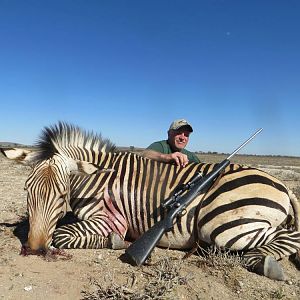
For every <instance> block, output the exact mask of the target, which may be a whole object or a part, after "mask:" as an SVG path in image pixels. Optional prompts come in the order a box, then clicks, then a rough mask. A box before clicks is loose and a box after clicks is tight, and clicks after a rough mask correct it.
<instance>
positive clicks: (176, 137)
mask: <svg viewBox="0 0 300 300" xmlns="http://www.w3.org/2000/svg"><path fill="white" fill-rule="evenodd" d="M189 136H190V131H189V130H187V129H185V128H179V129H178V130H169V133H168V142H169V144H170V146H171V148H172V150H173V151H174V150H175V151H181V150H182V149H183V148H184V147H185V146H186V145H187V143H188V142H189Z"/></svg>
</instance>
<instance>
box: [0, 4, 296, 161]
mask: <svg viewBox="0 0 300 300" xmlns="http://www.w3.org/2000/svg"><path fill="white" fill-rule="evenodd" d="M299 11H300V2H299V1H298V0H286V1H284V0H282V1H279V0H268V1H263V0H260V1H257V0H252V1H241V0H240V1H238V0H235V1H234V0H232V1H230V0H224V1H221V0H203V1H201V0H198V1H184V0H181V1H178V0H169V1H166V0H151V1H150V0H148V1H146V0H145V1H141V0H139V1H138V0H137V1H130V0H128V1H125V0H122V1H121V0H119V1H114V0H106V1H100V0H99V1H91V0H88V1H83V0H82V1H76V0H73V1H65V0H60V1H55V0H51V1H40V0H37V1H21V0H20V1H15V0H0V45H1V46H0V66H1V67H0V100H1V105H0V111H1V114H0V116H1V119H0V141H11V142H18V143H24V144H32V143H34V142H35V141H36V139H37V138H38V136H39V134H40V131H41V129H42V128H43V127H44V126H48V125H52V124H55V123H56V122H57V121H58V120H62V121H67V122H70V123H73V124H76V125H79V126H81V127H83V128H85V129H87V130H93V131H95V132H101V133H102V135H103V136H104V137H107V138H110V139H111V140H112V141H113V142H114V143H116V144H117V145H119V146H131V145H134V146H136V147H146V146H148V145H149V144H150V143H152V142H153V141H156V140H161V139H165V138H166V136H167V129H168V127H169V125H170V123H171V122H172V121H173V119H177V118H186V119H187V120H188V121H189V122H190V123H191V124H192V125H193V128H194V133H193V134H192V135H191V139H190V143H189V145H188V149H189V150H192V151H217V152H231V151H232V150H234V149H235V148H236V147H237V146H238V145H239V144H241V143H242V142H243V141H244V140H245V139H247V138H248V137H249V136H250V134H252V133H253V132H254V131H255V130H256V129H258V128H260V127H263V128H264V130H263V132H262V133H261V134H260V135H258V136H257V137H256V139H255V140H254V141H253V142H251V144H249V145H248V146H247V147H246V148H245V149H244V150H243V151H241V153H250V154H279V155H293V156H300V138H299V131H300V118H299V114H300V104H299V101H300V99H299V98H300V82H299V81H300V38H299V37H300V18H299Z"/></svg>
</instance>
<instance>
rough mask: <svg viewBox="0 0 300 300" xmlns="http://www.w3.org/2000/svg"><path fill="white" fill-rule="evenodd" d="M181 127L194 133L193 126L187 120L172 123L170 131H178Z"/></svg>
mask: <svg viewBox="0 0 300 300" xmlns="http://www.w3.org/2000/svg"><path fill="white" fill-rule="evenodd" d="M181 127H186V128H187V129H188V130H189V131H190V132H193V128H192V126H191V125H190V124H189V123H188V121H187V120H185V119H178V120H175V121H173V122H172V123H171V125H170V128H169V130H171V129H172V130H178V129H179V128H181Z"/></svg>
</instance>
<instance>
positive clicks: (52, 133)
mask: <svg viewBox="0 0 300 300" xmlns="http://www.w3.org/2000/svg"><path fill="white" fill-rule="evenodd" d="M35 146H36V147H37V148H38V150H37V154H36V156H35V160H36V161H42V160H46V159H48V158H51V157H52V156H53V155H54V154H55V153H60V154H66V155H70V153H71V152H72V150H71V151H70V149H74V148H75V149H76V148H80V149H87V150H89V151H92V152H95V153H100V152H102V153H107V152H117V147H116V146H115V144H114V143H112V142H111V141H110V140H109V139H103V138H102V136H101V134H95V133H93V132H88V131H86V130H83V129H81V128H80V127H79V126H76V125H72V124H68V123H66V122H61V121H60V122H58V124H56V125H52V126H49V127H44V129H43V130H42V133H41V135H40V137H39V139H38V141H37V142H36V143H35ZM68 150H69V151H68Z"/></svg>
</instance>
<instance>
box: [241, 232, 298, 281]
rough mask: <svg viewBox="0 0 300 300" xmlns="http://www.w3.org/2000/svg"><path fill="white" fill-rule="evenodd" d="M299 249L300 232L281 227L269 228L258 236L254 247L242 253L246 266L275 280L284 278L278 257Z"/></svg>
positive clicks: (288, 254)
mask: <svg viewBox="0 0 300 300" xmlns="http://www.w3.org/2000/svg"><path fill="white" fill-rule="evenodd" d="M299 249H300V232H298V231H292V230H287V229H281V228H277V227H276V228H269V229H267V230H266V231H265V232H264V235H263V237H262V236H261V237H260V238H259V241H258V242H257V245H256V247H255V248H254V249H252V250H250V251H248V252H247V253H245V254H244V255H243V258H244V262H245V264H246V266H247V268H248V269H249V270H250V271H252V272H255V273H257V274H260V275H264V276H266V277H269V278H271V279H275V280H285V275H284V273H283V270H282V268H281V266H280V264H279V263H278V262H277V261H278V260H279V259H281V258H283V257H285V256H290V255H291V254H293V253H296V252H297V251H298V250H299Z"/></svg>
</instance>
